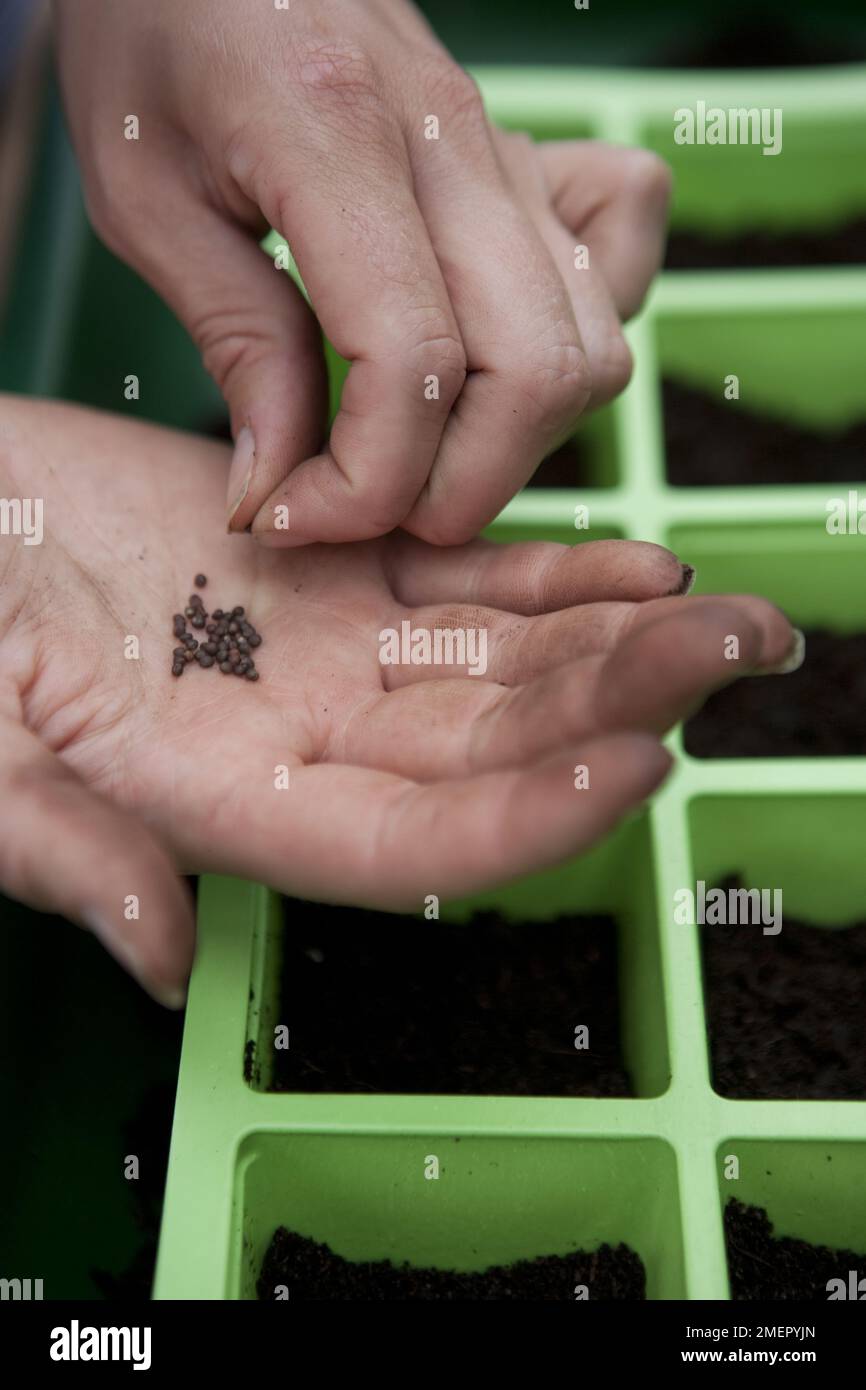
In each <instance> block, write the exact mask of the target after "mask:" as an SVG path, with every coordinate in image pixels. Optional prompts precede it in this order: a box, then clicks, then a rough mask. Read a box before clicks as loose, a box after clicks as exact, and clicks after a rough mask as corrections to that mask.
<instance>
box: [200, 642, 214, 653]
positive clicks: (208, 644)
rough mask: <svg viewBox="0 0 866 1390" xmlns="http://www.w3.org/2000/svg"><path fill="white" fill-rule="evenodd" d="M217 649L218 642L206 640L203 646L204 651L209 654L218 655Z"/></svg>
mask: <svg viewBox="0 0 866 1390" xmlns="http://www.w3.org/2000/svg"><path fill="white" fill-rule="evenodd" d="M216 650H217V644H216V642H205V643H204V644H203V646H202V651H203V652H207V654H208V656H216Z"/></svg>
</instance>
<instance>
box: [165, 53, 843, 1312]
mask: <svg viewBox="0 0 866 1390" xmlns="http://www.w3.org/2000/svg"><path fill="white" fill-rule="evenodd" d="M479 77H480V80H481V84H482V87H483V90H484V92H485V95H486V98H487V102H488V107H489V110H490V112H491V114H492V115H493V117H494V118H496V119H498V120H500V121H501V122H503V123H504V124H506V125H508V126H512V127H515V128H523V129H527V130H529V131H531V132H532V133H533V134H534V135H536V136H539V137H567V136H573V135H589V136H595V137H598V138H601V139H610V140H614V141H618V142H623V143H631V144H640V145H645V146H648V147H651V148H654V149H657V150H658V151H659V153H661V154H662V155H663V156H665V157H666V158H667V159H668V160H669V161H670V162H671V163H672V164H673V166H674V169H675V173H676V176H677V192H676V198H675V204H674V213H673V220H674V224H675V225H679V226H690V227H695V228H705V229H710V230H712V229H716V230H719V231H729V230H736V229H737V228H743V229H745V228H752V227H775V228H779V227H784V226H786V225H787V226H791V227H792V228H793V227H802V226H804V225H807V224H808V225H812V226H819V225H822V224H824V225H830V224H832V223H833V222H834V221H839V220H843V219H845V218H847V217H849V216H853V215H856V214H862V213H863V212H866V188H864V184H863V178H862V170H863V166H864V159H866V119H864V115H866V71H864V70H863V69H862V68H847V69H846V68H843V69H834V70H833V71H832V72H828V71H826V70H825V71H824V72H820V71H819V72H812V73H808V74H793V73H781V74H780V73H757V72H750V73H746V74H741V75H736V76H732V75H726V74H718V73H705V74H676V75H673V74H670V73H668V74H664V73H663V74H655V75H644V74H640V75H635V74H632V73H624V72H610V71H608V72H599V71H598V70H596V71H579V70H567V71H566V70H550V69H544V70H532V69H496V70H487V71H484V72H482V73H480V74H479ZM698 100H702V101H705V102H706V103H707V105H708V106H709V105H718V106H721V107H723V108H728V107H731V106H753V105H760V106H762V107H763V106H768V107H781V108H782V110H783V113H784V126H783V132H784V134H783V151H782V153H781V154H780V155H778V156H775V157H766V156H762V153H761V150H760V148H751V147H749V148H734V149H732V148H730V147H727V148H719V147H710V146H706V145H705V146H697V145H695V146H678V145H676V144H675V143H674V141H673V127H674V119H673V112H674V111H675V110H676V109H677V108H679V107H682V106H694V105H695V103H696V102H697V101H698ZM628 336H629V339H630V343H631V346H632V348H633V351H634V356H635V361H636V364H637V365H636V370H635V375H634V379H633V381H632V384H631V385H630V386H629V388H628V390H627V391H626V392H625V393H624V394H623V396H622V397H620V398H619V399H618V400H617V401H616V402H615V403H614V404H613V405H612V406H610V407H608V408H607V409H606V410H604V411H603V412H601V413H600V414H599V415H598V416H596V417H594V418H593V419H592V420H591V421H590V422H589V423H588V424H587V426H586V431H585V439H586V447H587V449H588V451H589V458H590V468H591V477H592V482H593V486H592V487H589V488H584V489H582V490H581V491H580V492H576V491H570V490H553V491H547V490H545V491H542V490H530V491H528V492H525V493H523V494H522V495H521V496H519V497H518V498H516V499H515V500H514V501H513V502H512V503H511V504H510V505H509V506H508V507H507V508H506V509H505V511H504V512H503V514H502V516H501V517H500V518H499V520H498V521H497V522H496V524H495V526H494V528H493V532H492V533H493V534H494V535H495V536H496V537H497V538H498V539H501V540H512V539H527V538H551V539H557V540H563V541H569V542H572V543H573V542H576V541H577V542H579V541H581V540H585V539H594V538H598V537H603V536H624V537H634V538H639V539H644V540H652V541H658V542H660V543H663V544H667V545H670V546H671V547H672V548H673V549H674V550H675V551H676V552H677V553H678V554H679V555H680V556H681V557H682V558H683V559H684V560H686V561H688V562H690V563H691V564H693V565H694V566H695V567H696V570H697V577H698V589H699V591H701V590H702V591H704V592H708V591H717V590H729V591H730V590H733V591H755V592H757V593H761V594H765V595H767V596H768V597H769V598H771V599H773V600H775V601H776V602H778V603H780V604H781V605H783V606H784V607H785V608H786V609H787V611H788V612H789V613H790V615H791V616H792V618H793V619H794V620H795V621H797V622H798V623H799V624H800V625H805V626H808V625H814V624H824V625H827V626H829V627H832V628H835V629H838V630H841V631H846V630H847V631H851V630H856V629H861V630H862V629H863V628H864V627H866V582H864V580H866V536H862V535H857V534H856V533H854V534H850V535H830V534H828V532H827V529H826V525H825V521H826V506H827V502H828V501H829V499H831V498H832V497H834V496H844V495H846V493H847V490H848V485H846V486H845V487H842V486H840V485H834V480H833V479H832V478H829V479H827V480H826V483H825V484H820V485H817V486H807V487H757V488H749V489H747V490H739V489H736V488H723V489H707V488H695V489H688V488H674V487H671V486H669V485H668V484H667V482H666V480H665V473H664V457H663V455H664V450H663V441H662V427H661V403H660V379H661V376H662V374H669V375H671V376H674V377H677V378H679V379H680V380H682V381H685V382H689V383H693V384H696V385H703V386H706V387H708V388H712V389H714V390H717V391H718V392H719V395H720V396H721V393H722V386H723V382H724V378H725V377H726V376H727V375H728V374H730V373H734V374H736V375H737V376H738V377H739V380H740V401H741V403H742V404H744V405H746V404H750V403H751V404H753V405H754V406H755V407H757V408H759V409H761V410H766V411H769V412H771V413H772V412H776V413H778V414H779V415H780V416H784V417H786V418H793V419H795V420H799V421H804V422H807V423H811V424H812V425H814V426H817V427H821V426H832V425H837V424H844V423H846V422H848V421H850V420H851V419H853V418H856V417H857V416H858V415H862V413H863V405H862V371H863V362H864V360H866V267H864V268H856V267H855V268H851V269H824V270H814V269H804V270H802V271H799V270H785V271H737V272H732V271H717V272H702V273H690V272H685V273H684V272H677V273H671V274H663V275H662V276H661V277H660V278H659V280H658V282H657V284H656V286H655V288H654V290H653V292H652V295H651V297H650V300H649V303H648V305H647V306H646V308H645V310H644V312H643V313H642V314H641V316H640V317H639V319H638V320H637V321H636V322H635V323H634V324H632V325H631V326H630V328H629V334H628ZM731 408H732V409H735V408H737V407H736V404H734V403H732V406H731ZM864 478H866V461H864ZM861 494H862V495H863V496H866V483H864V488H863V489H862V490H861ZM578 504H581V505H585V506H588V508H589V523H590V524H589V529H588V530H576V529H575V523H574V518H575V507H576V506H577V505H578ZM671 744H672V746H673V747H674V749H675V751H676V754H677V767H676V770H675V772H674V773H673V775H672V776H671V778H670V780H669V781H668V783H667V784H666V786H665V787H664V789H663V790H662V792H661V793H660V794H659V795H658V796H657V797H656V798H655V800H654V801H653V804H652V806H651V808H650V809H649V810H648V811H647V812H644V813H643V814H641V815H640V816H636V817H635V818H633V819H631V820H629V821H628V822H626V823H625V824H624V825H623V826H621V827H620V828H619V830H618V831H617V832H616V833H615V834H614V835H613V836H611V837H610V838H609V839H608V840H607V841H606V842H605V843H604V844H602V845H601V846H599V847H598V848H597V849H596V850H595V851H593V853H592V854H590V855H589V856H587V857H585V858H583V859H581V860H578V861H575V862H573V863H570V864H567V865H565V866H563V867H562V868H560V869H558V870H556V871H554V872H550V873H546V874H544V875H540V876H536V877H533V878H530V879H526V880H524V881H521V882H519V883H517V884H516V885H512V886H510V887H508V888H507V889H503V890H501V891H498V892H492V893H489V894H486V895H484V896H483V897H481V898H479V899H477V900H476V903H477V904H481V905H485V906H487V905H496V906H498V907H500V908H501V909H502V910H504V911H506V912H507V913H509V914H512V915H514V916H515V917H519V918H521V919H523V920H543V919H544V918H549V917H551V916H554V915H556V914H558V913H561V912H565V911H599V910H604V911H609V912H612V913H613V914H615V915H616V917H617V919H618V923H619V932H620V960H621V965H620V972H621V979H620V996H621V1014H622V1045H623V1053H624V1057H625V1060H626V1063H627V1065H628V1067H629V1070H630V1072H631V1075H632V1078H633V1082H634V1087H635V1091H636V1095H635V1097H634V1098H629V1099H618V1100H612V1099H605V1100H596V1099H577V1100H576V1099H545V1098H530V1099H527V1098H513V1099H512V1098H508V1097H471V1096H433V1097H431V1096H390V1095H389V1096H377V1095H286V1094H269V1093H268V1092H267V1091H266V1089H265V1087H266V1085H267V1080H268V1076H267V1073H268V1060H269V1057H270V1056H272V1055H273V1054H272V1045H273V1030H274V1026H275V1024H276V1023H277V1022H282V1023H285V1024H287V1025H289V1027H291V1019H279V1018H278V996H277V989H278V974H279V912H278V901H277V899H276V898H275V897H274V896H273V895H272V894H271V893H270V892H269V891H268V890H267V889H265V888H263V887H261V886H256V885H252V884H247V883H242V882H239V881H236V880H221V879H214V878H211V879H206V880H204V881H203V884H202V888H201V896H200V907H199V920H200V946H199V956H198V960H197V964H196V968H195V972H194V976H193V980H192V984H191V990H190V998H189V1008H188V1012H187V1020H186V1034H185V1040H184V1050H183V1057H182V1063H181V1073H180V1082H179V1090H178V1098H177V1110H176V1117H175V1127H174V1136H173V1143H172V1151H171V1159H170V1166H169V1180H168V1187H167V1192H166V1202H165V1211H164V1219H163V1230H162V1239H161V1247H160V1256H159V1263H158V1269H157V1280H156V1286H155V1296H156V1297H158V1298H182V1299H202V1298H204V1299H237V1298H251V1297H255V1282H256V1277H257V1272H258V1269H259V1267H260V1264H261V1259H262V1256H263V1254H264V1251H265V1249H266V1247H267V1245H268V1242H269V1240H270V1238H271V1235H272V1233H273V1231H274V1229H275V1228H276V1227H277V1226H278V1225H281V1224H283V1225H286V1226H289V1227H290V1228H292V1229H295V1230H297V1231H299V1232H301V1233H303V1234H306V1235H309V1236H311V1237H313V1238H315V1239H316V1240H320V1241H325V1242H327V1243H329V1244H330V1245H331V1246H332V1247H333V1248H334V1249H335V1250H336V1251H338V1252H339V1253H340V1254H342V1255H344V1256H346V1257H348V1258H358V1259H380V1258H383V1257H390V1258H392V1259H394V1260H396V1261H401V1260H404V1259H405V1260H409V1261H411V1262H412V1263H416V1264H432V1265H439V1266H442V1267H451V1268H461V1269H479V1268H483V1267H485V1266H486V1265H489V1264H492V1263H506V1262H509V1261H512V1260H515V1259H518V1258H524V1257H529V1256H533V1255H538V1254H550V1253H565V1252H567V1251H568V1250H569V1249H571V1248H575V1247H581V1248H584V1249H586V1248H593V1247H595V1246H597V1245H599V1244H600V1243H602V1242H604V1241H609V1242H617V1241H626V1242H627V1243H628V1244H630V1245H631V1246H632V1247H633V1248H634V1249H635V1250H637V1251H638V1253H639V1254H640V1256H641V1258H642V1259H643V1261H644V1264H645V1266H646V1270H647V1292H648V1297H650V1298H651V1299H676V1298H685V1299H726V1298H728V1297H729V1286H728V1278H727V1267H726V1260H725V1251H724V1240H723V1225H722V1212H723V1208H724V1203H725V1201H726V1199H727V1198H728V1197H730V1196H735V1197H738V1198H739V1199H740V1200H742V1201H745V1202H754V1203H758V1204H760V1205H762V1206H765V1207H766V1208H767V1210H768V1212H769V1214H770V1217H771V1219H772V1220H773V1221H774V1223H775V1225H776V1230H777V1233H779V1234H787V1235H795V1236H799V1237H802V1238H804V1239H808V1240H813V1241H816V1242H820V1243H824V1244H830V1245H834V1244H835V1245H840V1246H845V1247H848V1248H855V1249H859V1250H866V1186H864V1183H863V1181H862V1174H863V1172H864V1164H866V1104H863V1103H859V1102H836V1101H822V1102H815V1101H787V1100H785V1101H782V1100H779V1101H772V1102H763V1101H762V1102H757V1101H737V1100H729V1099H725V1098H723V1097H722V1096H720V1095H718V1094H717V1093H716V1092H715V1091H714V1090H713V1088H712V1085H711V1081H710V1070H709V1060H708V1050H707V1031H706V1021H705V1011H704V1000H703V989H702V982H701V965H700V955H699V940H698V931H697V928H695V927H693V926H680V925H677V924H676V923H675V922H674V914H673V906H674V895H675V893H676V892H677V890H678V889H681V888H684V887H688V886H691V887H694V885H695V883H696V881H697V880H699V879H704V880H705V881H707V882H713V881H715V880H717V879H718V878H719V877H720V876H721V875H723V874H724V873H726V872H730V871H732V870H739V871H741V872H742V873H743V875H744V876H745V878H746V880H747V881H748V882H749V883H751V884H754V885H756V886H757V885H760V886H773V887H779V888H781V889H782V890H783V893H784V902H785V909H786V912H787V913H789V914H791V915H794V916H797V917H801V918H806V919H813V920H815V921H816V922H819V923H821V924H822V925H825V926H827V927H829V928H832V927H833V926H836V925H841V924H843V923H845V922H846V921H851V920H854V919H856V918H862V917H863V916H864V915H866V912H864V907H866V858H864V855H863V853H862V845H863V831H864V827H866V760H863V759H835V758H834V759H811V760H806V759H802V760H801V759H777V758H772V759H749V760H736V759H732V760H720V761H714V760H705V761H699V760H696V759H693V758H691V757H689V756H688V755H686V754H685V752H684V751H683V748H682V743H681V738H680V735H679V733H678V732H677V733H674V734H673V735H672V738H671ZM472 906H473V904H465V903H464V904H459V905H454V906H452V907H451V908H450V909H448V911H449V913H450V914H451V915H457V916H458V917H460V918H465V917H466V916H467V915H468V913H469V912H470V910H471V907H472ZM422 921H423V919H422V914H421V911H420V905H419V926H420V925H421V924H422ZM431 925H432V924H429V923H423V929H425V930H430V929H431ZM759 930H760V928H756V931H759ZM363 983H364V982H363V981H359V988H363ZM573 1022H574V1023H575V1024H576V1023H579V1022H580V1020H579V1019H575V1020H574V1021H573ZM250 1042H253V1043H255V1045H256V1053H255V1055H256V1058H257V1063H256V1067H255V1068H254V1074H253V1079H252V1080H251V1081H245V1079H244V1065H243V1064H244V1054H245V1048H246V1047H247V1045H248V1044H249V1043H250ZM431 1155H435V1156H436V1157H437V1158H438V1159H439V1163H440V1177H439V1179H438V1180H435V1181H431V1180H427V1179H426V1178H425V1166H426V1165H427V1162H428V1159H429V1156H431ZM731 1155H733V1156H736V1157H737V1158H738V1160H739V1176H738V1177H737V1178H731V1177H729V1176H727V1174H728V1173H729V1172H730V1171H731V1168H732V1165H730V1164H729V1163H728V1162H727V1159H728V1157H729V1156H731ZM591 1296H592V1293H591V1290H590V1297H591ZM290 1297H291V1293H290Z"/></svg>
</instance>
